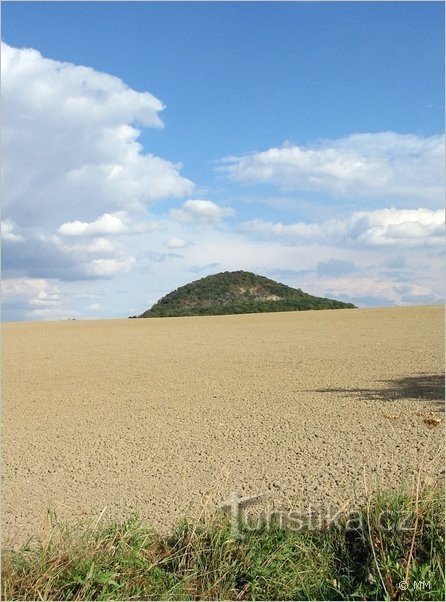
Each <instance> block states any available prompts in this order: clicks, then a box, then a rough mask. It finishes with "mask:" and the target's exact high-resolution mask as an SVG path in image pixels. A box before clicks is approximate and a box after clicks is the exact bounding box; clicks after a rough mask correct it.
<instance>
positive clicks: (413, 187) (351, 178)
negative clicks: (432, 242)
mask: <svg viewBox="0 0 446 602" xmlns="http://www.w3.org/2000/svg"><path fill="white" fill-rule="evenodd" d="M444 143H445V141H444V136H440V135H438V136H430V137H422V136H417V135H412V134H397V133H395V132H380V133H365V134H352V135H350V136H347V137H345V138H340V139H338V140H323V141H321V142H320V143H319V144H317V145H314V146H308V147H303V146H297V145H285V146H283V147H280V148H270V149H268V150H266V151H263V152H253V153H250V154H247V155H244V156H238V157H237V156H236V157H228V158H227V159H224V160H223V167H222V168H221V169H223V170H224V171H226V172H227V173H228V174H229V176H230V177H231V178H232V179H233V180H236V181H239V182H245V183H272V184H276V185H278V186H280V187H281V188H285V189H288V188H291V189H298V190H307V191H319V192H323V193H328V194H330V195H333V196H335V197H346V198H350V199H357V198H358V199H362V198H382V199H386V200H387V201H388V200H389V199H392V201H393V200H394V199H395V200H397V199H402V200H403V201H404V202H405V203H407V201H408V200H409V201H410V200H411V199H413V200H414V202H419V201H420V200H422V201H424V203H428V204H429V205H431V204H433V205H434V206H440V205H442V203H443V197H444V179H443V168H444V160H445V150H444Z"/></svg>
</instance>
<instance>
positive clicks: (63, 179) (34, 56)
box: [2, 44, 193, 227]
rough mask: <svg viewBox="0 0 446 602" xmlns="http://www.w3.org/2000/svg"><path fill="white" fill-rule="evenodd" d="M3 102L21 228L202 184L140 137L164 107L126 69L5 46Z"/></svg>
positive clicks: (9, 210) (9, 179)
mask: <svg viewBox="0 0 446 602" xmlns="http://www.w3.org/2000/svg"><path fill="white" fill-rule="evenodd" d="M2 103H3V106H2V108H3V111H2V117H3V149H4V152H3V212H4V215H5V216H6V217H7V218H10V219H13V220H14V221H15V222H16V223H17V224H18V225H19V226H21V227H22V226H29V225H33V226H45V227H55V226H57V225H59V224H61V223H62V222H63V223H69V222H74V221H81V222H86V223H88V222H90V221H91V220H92V219H94V218H95V217H96V216H97V215H101V214H104V213H110V212H111V213H113V212H114V211H116V210H122V209H125V208H126V207H131V208H135V207H141V206H147V204H150V203H153V202H154V201H157V200H158V199H162V198H167V197H181V196H185V195H187V194H190V192H191V191H192V189H193V184H192V182H190V181H189V180H187V179H186V178H184V177H182V176H181V175H180V173H179V169H180V167H181V166H180V165H174V164H173V163H171V162H169V161H166V160H164V159H161V158H159V157H156V156H154V155H152V154H146V153H145V152H144V151H143V148H142V146H141V144H140V143H139V142H138V140H137V139H138V137H139V134H140V127H141V126H146V127H156V128H159V127H161V126H162V122H161V119H160V116H159V114H160V112H161V111H162V110H163V109H164V105H163V104H162V103H161V101H160V100H158V99H157V98H155V97H154V96H152V95H151V94H149V93H148V92H137V91H135V90H132V89H131V88H129V87H128V86H126V84H125V83H124V82H123V81H121V80H120V79H118V78H116V77H113V76H111V75H108V74H106V73H100V72H98V71H95V70H94V69H91V68H88V67H82V66H77V65H73V64H71V63H62V62H59V61H54V60H50V59H47V58H44V57H42V55H41V54H40V53H39V52H37V51H36V50H32V49H17V48H12V47H10V46H8V45H7V44H2Z"/></svg>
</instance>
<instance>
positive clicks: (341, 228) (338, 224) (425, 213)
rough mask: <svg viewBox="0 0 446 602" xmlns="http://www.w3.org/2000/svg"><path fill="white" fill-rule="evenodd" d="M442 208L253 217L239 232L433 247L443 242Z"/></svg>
mask: <svg viewBox="0 0 446 602" xmlns="http://www.w3.org/2000/svg"><path fill="white" fill-rule="evenodd" d="M444 224H445V216H444V211H443V210H437V211H434V210H431V209H407V210H400V209H393V208H392V209H379V210H375V211H356V212H354V213H353V214H352V215H351V216H350V217H348V218H347V219H345V220H339V219H331V220H326V221H324V222H321V223H309V224H307V223H304V222H297V223H293V224H282V223H280V222H278V223H275V222H267V221H262V220H252V221H250V222H245V223H243V224H242V225H241V226H240V228H241V230H242V231H244V232H246V233H248V234H250V235H254V236H260V237H267V238H277V239H284V240H286V241H287V242H294V243H295V244H301V243H305V244H320V245H335V244H350V245H352V244H358V245H366V246H375V247H379V246H389V247H432V246H442V245H443V243H444Z"/></svg>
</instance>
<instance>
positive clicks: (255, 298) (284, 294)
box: [138, 271, 355, 318]
mask: <svg viewBox="0 0 446 602" xmlns="http://www.w3.org/2000/svg"><path fill="white" fill-rule="evenodd" d="M353 307H355V306H354V305H353V304H352V303H343V302H342V301H335V300H333V299H325V298H324V297H314V296H313V295H308V294H307V293H304V292H303V291H302V290H301V289H299V288H297V289H296V288H291V287H290V286H287V285H286V284H280V283H279V282H275V281H274V280H270V279H269V278H265V277H264V276H257V274H253V273H252V272H243V271H239V272H221V273H220V274H214V275H212V276H206V277H205V278H201V279H200V280H196V281H195V282H191V283H190V284H186V285H185V286H181V287H180V288H177V289H176V290H174V291H173V292H171V293H169V294H168V295H166V296H165V297H163V298H162V299H160V300H159V301H158V302H157V303H155V305H153V307H151V308H150V309H148V310H147V311H145V312H144V313H142V314H141V315H140V316H138V317H139V318H157V317H167V316H210V315H217V314H246V313H259V312H269V311H303V310H308V309H345V308H353Z"/></svg>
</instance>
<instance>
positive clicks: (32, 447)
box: [2, 307, 444, 544]
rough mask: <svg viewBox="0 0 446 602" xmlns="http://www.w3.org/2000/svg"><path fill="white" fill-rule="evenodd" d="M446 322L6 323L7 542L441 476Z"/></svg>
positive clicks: (406, 313) (412, 315)
mask: <svg viewBox="0 0 446 602" xmlns="http://www.w3.org/2000/svg"><path fill="white" fill-rule="evenodd" d="M443 337H444V323H443V309H442V308H441V307H407V308H383V309H365V310H361V309H358V310H332V311H309V312H289V313H276V314H255V315H238V316H213V317H192V318H159V319H147V320H103V321H66V322H52V323H13V324H4V325H3V335H2V338H3V341H2V342H3V354H2V355H3V360H2V362H3V367H2V372H3V374H2V376H3V379H2V380H3V382H2V386H3V471H2V474H3V537H4V544H7V543H8V542H12V541H17V542H20V541H23V540H24V539H25V538H26V537H27V536H30V535H33V534H41V533H42V531H43V530H44V529H45V525H46V516H47V510H48V509H49V508H50V509H51V510H52V511H53V512H55V514H56V515H57V518H58V519H59V520H61V521H68V522H70V521H74V520H79V519H88V520H90V519H94V518H97V517H98V516H99V515H100V513H101V512H102V510H103V509H106V510H105V512H104V515H105V516H107V517H109V518H110V517H121V518H122V517H126V516H128V515H129V514H130V513H131V512H132V511H136V512H138V514H140V515H141V516H142V517H143V518H144V519H145V520H147V521H148V522H150V523H151V524H153V525H154V526H155V527H157V528H160V529H163V528H167V527H170V526H171V525H172V524H173V523H175V522H177V521H178V520H179V519H181V518H182V517H183V516H185V515H191V514H194V513H195V512H197V510H198V509H199V508H200V507H202V505H203V503H208V504H209V505H210V506H212V504H216V503H219V502H222V501H223V500H226V499H227V498H228V497H229V496H230V495H231V493H232V492H234V491H239V492H240V494H241V495H257V494H263V493H266V492H269V493H270V498H271V499H274V500H275V503H277V504H282V505H283V504H285V505H287V507H290V508H291V507H292V508H294V509H298V510H302V511H303V510H305V509H306V508H307V507H308V504H312V505H313V506H315V507H326V506H328V505H331V506H335V507H345V506H346V505H348V504H353V503H355V501H357V500H359V499H360V498H363V497H364V494H365V487H364V480H365V481H366V483H367V487H369V488H375V487H378V486H385V487H393V486H395V487H397V486H398V485H399V484H401V483H403V482H411V479H413V478H414V477H413V475H414V474H415V473H416V471H417V470H418V468H419V467H420V465H421V466H422V467H423V475H424V477H426V479H429V480H441V479H442V478H443V476H444V473H443V425H442V416H443V408H444V406H443V400H444V392H443V391H444V390H443V376H442V374H443V370H444V355H443V353H444V351H443V349H444V348H443ZM424 477H423V478H424Z"/></svg>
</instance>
